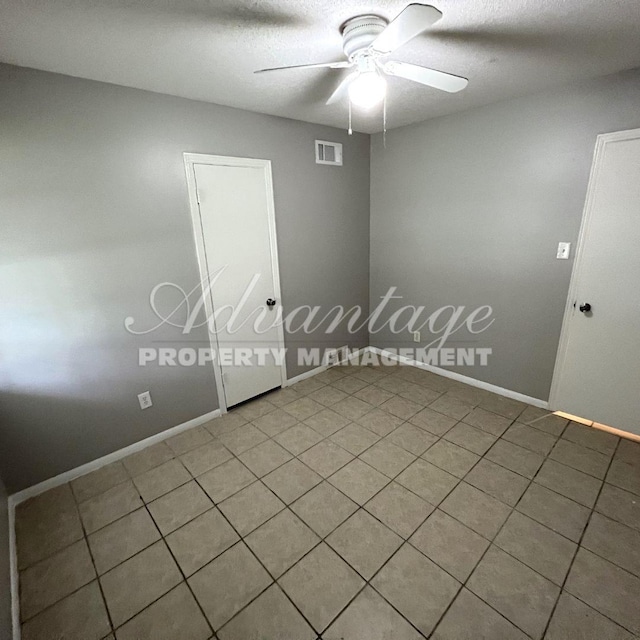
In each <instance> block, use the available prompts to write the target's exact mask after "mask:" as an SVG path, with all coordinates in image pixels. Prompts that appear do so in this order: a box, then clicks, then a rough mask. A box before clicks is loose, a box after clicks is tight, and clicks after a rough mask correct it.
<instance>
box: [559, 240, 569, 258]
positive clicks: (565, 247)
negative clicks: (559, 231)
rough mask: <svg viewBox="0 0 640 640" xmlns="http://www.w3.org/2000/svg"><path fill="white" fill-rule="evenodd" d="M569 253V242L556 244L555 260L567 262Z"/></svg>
mask: <svg viewBox="0 0 640 640" xmlns="http://www.w3.org/2000/svg"><path fill="white" fill-rule="evenodd" d="M570 251H571V243H570V242H558V252H557V253H556V258H557V259H558V260H568V259H569V253H570Z"/></svg>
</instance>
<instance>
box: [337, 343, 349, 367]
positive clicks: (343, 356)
mask: <svg viewBox="0 0 640 640" xmlns="http://www.w3.org/2000/svg"><path fill="white" fill-rule="evenodd" d="M338 354H339V357H338V362H343V363H345V364H346V362H347V359H348V358H349V345H345V346H344V347H340V349H338Z"/></svg>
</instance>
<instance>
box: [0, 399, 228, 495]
mask: <svg viewBox="0 0 640 640" xmlns="http://www.w3.org/2000/svg"><path fill="white" fill-rule="evenodd" d="M219 415H220V409H216V410H215V411H210V412H209V413H205V414H204V415H202V416H199V417H197V418H193V419H192V420H188V421H187V422H183V423H182V424H179V425H177V426H175V427H171V428H169V429H166V430H165V431H161V432H160V433H156V434H155V435H153V436H150V437H148V438H145V439H144V440H140V441H139V442H134V443H133V444H132V445H129V446H128V447H125V448H124V449H119V450H118V451H114V452H113V453H109V454H107V455H106V456H103V457H102V458H98V459H97V460H92V461H91V462H87V464H83V465H82V466H80V467H76V468H75V469H70V470H69V471H65V472H64V473H61V474H60V475H58V476H55V477H53V478H49V479H48V480H44V481H43V482H39V483H38V484H34V485H33V486H32V487H28V488H27V489H23V490H22V491H18V492H17V493H14V494H12V495H11V496H9V501H10V503H13V504H14V505H15V506H17V505H19V504H20V503H21V502H24V501H25V500H28V499H29V498H33V497H35V496H38V495H40V494H41V493H44V492H45V491H48V490H49V489H55V488H56V487H59V486H60V485H63V484H66V483H67V482H71V480H75V479H76V478H79V477H80V476H84V475H86V474H87V473H91V472H92V471H97V470H98V469H100V468H102V467H104V466H105V465H107V464H111V463H112V462H117V461H118V460H122V458H126V457H127V456H130V455H131V454H132V453H137V452H138V451H142V450H143V449H146V448H147V447H150V446H151V445H153V444H157V443H158V442H162V441H163V440H167V439H168V438H171V437H172V436H176V435H178V434H179V433H182V432H183V431H187V430H188V429H193V427H198V426H200V425H201V424H204V423H205V422H209V420H213V419H214V418H217V417H218V416H219Z"/></svg>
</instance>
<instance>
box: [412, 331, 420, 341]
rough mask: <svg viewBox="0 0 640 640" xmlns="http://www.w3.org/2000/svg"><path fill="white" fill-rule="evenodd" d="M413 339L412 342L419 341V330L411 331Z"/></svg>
mask: <svg viewBox="0 0 640 640" xmlns="http://www.w3.org/2000/svg"><path fill="white" fill-rule="evenodd" d="M413 341H414V342H420V332H419V331H414V332H413Z"/></svg>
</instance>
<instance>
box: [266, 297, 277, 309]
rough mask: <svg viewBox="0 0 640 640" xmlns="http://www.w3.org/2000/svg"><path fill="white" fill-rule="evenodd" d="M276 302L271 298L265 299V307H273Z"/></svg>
mask: <svg viewBox="0 0 640 640" xmlns="http://www.w3.org/2000/svg"><path fill="white" fill-rule="evenodd" d="M275 304H276V301H275V300H274V299H273V298H267V307H274V306H275Z"/></svg>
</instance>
